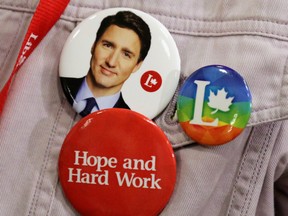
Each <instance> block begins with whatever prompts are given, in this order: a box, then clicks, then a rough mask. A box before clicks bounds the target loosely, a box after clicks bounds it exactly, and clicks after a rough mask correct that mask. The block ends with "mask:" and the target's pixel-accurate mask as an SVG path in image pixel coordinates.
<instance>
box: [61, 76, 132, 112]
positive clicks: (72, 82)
mask: <svg viewBox="0 0 288 216" xmlns="http://www.w3.org/2000/svg"><path fill="white" fill-rule="evenodd" d="M84 79H85V77H82V78H66V77H65V78H64V77H60V81H61V85H62V88H63V90H64V93H65V96H66V97H67V99H68V101H69V103H70V104H71V105H73V102H74V100H75V98H76V95H77V93H78V91H79V88H80V87H81V84H82V82H83V80H84ZM113 108H124V109H130V107H129V106H128V105H127V104H126V103H125V101H124V99H123V97H122V93H120V97H119V99H118V101H117V102H116V104H115V105H114V107H113Z"/></svg>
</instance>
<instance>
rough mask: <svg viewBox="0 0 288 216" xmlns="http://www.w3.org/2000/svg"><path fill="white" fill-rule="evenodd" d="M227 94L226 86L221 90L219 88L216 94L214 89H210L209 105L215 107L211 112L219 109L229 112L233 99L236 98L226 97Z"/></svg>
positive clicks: (213, 112)
mask: <svg viewBox="0 0 288 216" xmlns="http://www.w3.org/2000/svg"><path fill="white" fill-rule="evenodd" d="M226 96H227V92H226V91H225V89H224V88H222V89H221V90H217V93H216V95H215V94H214V92H213V91H211V90H210V95H209V98H208V99H209V102H208V106H209V107H211V108H214V109H215V110H214V111H212V112H211V114H215V113H216V112H217V111H218V110H221V111H223V112H227V111H229V110H230V109H229V106H230V105H231V104H232V100H233V99H234V97H228V98H226Z"/></svg>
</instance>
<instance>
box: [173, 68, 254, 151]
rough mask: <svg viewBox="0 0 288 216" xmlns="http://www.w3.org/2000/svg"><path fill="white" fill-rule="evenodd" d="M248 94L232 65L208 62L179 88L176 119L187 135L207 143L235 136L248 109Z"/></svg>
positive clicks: (219, 142) (216, 143)
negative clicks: (207, 64) (229, 66)
mask: <svg viewBox="0 0 288 216" xmlns="http://www.w3.org/2000/svg"><path fill="white" fill-rule="evenodd" d="M251 104H252V103H251V94H250V90H249V88H248V86H247V84H246V82H245V81H244V79H243V78H242V77H241V76H240V75H239V74H238V73H237V72H236V71H234V70H233V69H231V68H228V67H226V66H221V65H210V66H206V67H203V68H200V69H198V70H197V71H196V72H194V73H193V74H191V76H190V77H189V78H188V79H187V80H186V82H185V83H184V85H183V87H182V88H181V90H180V93H179V98H178V103H177V113H178V120H179V122H180V124H181V126H182V128H183V129H184V131H185V132H186V134H187V135H188V136H190V137H191V138H192V139H193V140H195V141H197V142H199V143H201V144H206V145H220V144H224V143H227V142H229V141H231V140H232V139H234V138H235V137H237V136H238V135H239V134H240V133H241V132H242V130H243V129H244V128H245V127H246V124H247V123H248V120H249V118H250V113H251V106H252V105H251Z"/></svg>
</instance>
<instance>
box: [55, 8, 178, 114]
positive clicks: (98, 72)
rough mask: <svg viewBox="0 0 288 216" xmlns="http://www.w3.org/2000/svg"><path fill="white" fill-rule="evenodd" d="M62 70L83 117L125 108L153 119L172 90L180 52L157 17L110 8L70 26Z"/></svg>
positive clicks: (71, 100) (67, 90)
mask: <svg viewBox="0 0 288 216" xmlns="http://www.w3.org/2000/svg"><path fill="white" fill-rule="evenodd" d="M59 75H60V80H61V85H62V87H63V90H64V93H65V95H66V97H67V99H68V101H69V103H70V104H71V105H72V106H73V108H74V109H75V110H76V111H77V112H78V113H80V114H81V115H82V116H86V115H87V114H90V113H91V112H94V111H97V110H102V109H106V108H125V109H131V110H133V111H136V112H139V113H141V114H143V115H145V116H146V117H149V118H154V117H155V116H157V115H158V114H159V113H160V112H161V111H162V110H163V109H164V108H165V107H166V106H167V104H168V103H169V101H170V100H171V98H172V96H173V95H174V92H175V90H176V87H177V84H178V81H179V76H180V57H179V53H178V49H177V47H176V44H175V42H174V40H173V38H172V36H171V35H170V33H169V31H168V30H167V29H166V28H165V26H164V25H162V24H161V23H160V22H159V21H158V20H156V19H155V18H153V17H152V16H150V15H148V14H146V13H144V12H141V11H138V10H134V9H129V8H112V9H107V10H103V11H100V12H97V13H96V14H94V15H92V16H90V17H88V18H87V19H86V20H84V21H83V22H81V23H80V24H79V25H78V26H77V27H76V28H75V29H74V30H73V31H72V33H71V35H70V36H69V37H68V39H67V42H66V43H65V45H64V48H63V51H62V54H61V59H60V65H59ZM151 104H153V105H151Z"/></svg>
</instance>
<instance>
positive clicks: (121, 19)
mask: <svg viewBox="0 0 288 216" xmlns="http://www.w3.org/2000/svg"><path fill="white" fill-rule="evenodd" d="M111 25H116V26H118V27H120V28H127V29H131V30H133V31H134V32H135V33H136V34H137V35H138V37H139V38H140V42H141V50H140V56H139V59H138V62H141V61H143V60H144V59H145V57H146V56H147V54H148V51H149V49H150V45H151V33H150V29H149V26H148V25H147V24H146V23H145V22H144V21H143V20H142V19H141V18H140V17H139V16H137V15H136V14H134V13H132V12H130V11H120V12H118V13H117V14H115V15H111V16H107V17H105V18H104V19H103V20H102V22H101V25H100V27H99V29H98V31H97V35H96V40H95V42H94V46H95V44H96V43H97V42H98V41H99V39H100V38H101V37H102V35H103V34H104V32H105V31H106V29H107V28H108V27H109V26H111Z"/></svg>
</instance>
